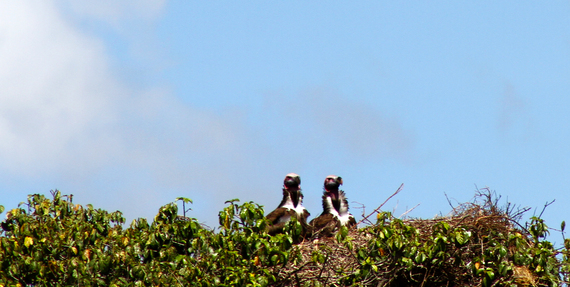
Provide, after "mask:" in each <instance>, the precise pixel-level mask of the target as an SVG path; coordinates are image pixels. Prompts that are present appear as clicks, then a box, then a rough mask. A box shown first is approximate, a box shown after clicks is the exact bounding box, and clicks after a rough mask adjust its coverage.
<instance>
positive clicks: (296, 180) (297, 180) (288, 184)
mask: <svg viewBox="0 0 570 287" xmlns="http://www.w3.org/2000/svg"><path fill="white" fill-rule="evenodd" d="M300 186H301V177H300V176H299V175H298V174H296V173H290V174H288V175H286V176H285V180H283V187H285V188H286V189H290V188H295V189H300V188H301V187H300Z"/></svg>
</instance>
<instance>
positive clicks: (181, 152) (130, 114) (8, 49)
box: [0, 1, 245, 221]
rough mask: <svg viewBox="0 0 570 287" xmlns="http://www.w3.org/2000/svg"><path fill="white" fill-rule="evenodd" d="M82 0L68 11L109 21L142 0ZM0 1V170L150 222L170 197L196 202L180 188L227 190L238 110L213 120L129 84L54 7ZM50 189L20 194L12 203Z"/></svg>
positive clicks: (99, 46) (238, 138)
mask: <svg viewBox="0 0 570 287" xmlns="http://www.w3.org/2000/svg"><path fill="white" fill-rule="evenodd" d="M89 3H92V2H87V1H85V2H81V4H74V9H76V10H78V11H84V12H85V13H92V14H93V15H95V16H97V17H108V18H109V19H111V20H112V21H115V19H119V18H121V17H126V16H125V15H127V14H128V13H129V9H130V8H133V7H134V6H137V5H138V3H139V2H138V1H137V2H136V4H137V5H135V1H131V2H128V3H130V4H120V5H119V4H114V3H115V2H112V1H106V2H104V3H103V4H102V6H101V7H107V6H109V7H111V9H110V10H111V11H107V10H105V9H102V10H101V11H99V10H97V11H91V10H89V7H91V5H94V4H89ZM93 3H95V2H93ZM97 3H100V2H97ZM145 3H146V2H145ZM148 3H151V2H150V1H149V2H148ZM148 3H147V4H148ZM0 5H1V6H2V7H0V138H1V139H2V140H0V170H2V172H3V173H4V174H10V176H11V178H21V179H22V181H35V180H38V179H40V178H42V177H43V178H46V177H47V178H58V179H60V180H61V182H60V184H61V185H59V186H60V187H61V186H62V185H63V186H68V187H72V190H63V192H64V193H73V194H76V198H77V199H81V198H83V199H87V202H85V201H83V202H82V203H94V204H96V205H97V206H100V207H102V208H105V209H109V210H112V209H114V208H116V209H120V210H122V211H124V212H125V214H127V215H128V216H130V217H131V218H132V217H138V216H145V217H152V216H153V215H154V214H156V210H158V207H159V206H160V205H162V204H165V203H166V202H169V201H172V200H173V199H174V198H175V197H176V196H188V197H193V196H192V195H191V194H190V195H188V194H175V193H177V192H180V191H181V190H184V191H189V190H190V192H201V193H202V195H204V194H205V196H216V195H219V194H223V193H225V192H226V190H227V189H228V188H231V187H232V185H233V183H232V182H233V181H235V178H236V177H239V176H240V172H238V173H237V174H234V175H233V176H232V175H230V176H228V175H227V174H228V173H227V172H228V170H230V169H232V168H234V167H235V166H236V165H238V163H239V162H241V161H242V160H243V158H244V157H245V155H244V154H243V152H240V150H241V148H242V145H241V143H242V133H243V126H242V124H241V120H240V115H239V113H234V114H231V115H228V116H219V115H216V114H213V113H210V112H207V111H201V110H197V109H195V108H193V107H191V106H188V105H185V104H183V103H181V102H179V100H177V99H176V98H175V97H173V96H172V95H171V94H170V93H169V92H168V91H167V90H165V89H161V88H155V89H153V90H146V91H141V90H138V89H136V88H134V87H129V86H128V85H127V84H125V83H123V82H121V81H120V79H117V78H116V77H115V75H114V73H113V71H112V70H111V69H110V66H112V65H110V59H109V58H108V56H107V54H106V49H105V45H104V43H103V42H102V41H101V40H99V39H97V38H96V37H94V36H92V35H90V34H88V33H86V32H84V31H81V30H80V29H79V28H77V26H76V25H74V24H73V23H72V22H69V21H68V20H67V18H66V16H64V15H63V14H62V13H61V10H58V7H59V6H58V5H56V4H55V2H50V1H41V2H35V1H8V2H2V4H0ZM77 5H79V6H77ZM81 5H84V6H81ZM144 7H147V8H148V11H154V10H155V8H156V7H155V6H153V5H152V4H148V5H147V6H144V5H143V8H144ZM107 8H108V7H107ZM81 9H84V10H81ZM113 9H116V11H115V10H113ZM88 11H91V12H88ZM145 11H146V10H145ZM148 11H147V12H144V11H143V12H140V13H142V14H143V15H147V14H152V12H148ZM145 13H147V14H145ZM153 15H154V14H153ZM151 16H152V15H151ZM149 17H150V16H149ZM111 20H110V21H111ZM50 182H54V180H50ZM55 182H57V181H55ZM190 187H192V188H190ZM50 188H53V187H52V186H49V187H48V186H46V187H45V190H32V191H30V190H28V189H26V190H22V191H20V192H21V194H20V195H18V196H19V198H18V201H21V200H23V199H24V198H25V196H26V193H28V192H39V193H42V192H47V191H48V190H49V189H50ZM203 190H208V191H209V192H211V193H210V194H206V193H205V192H203ZM230 197H231V195H230ZM135 199H136V200H135ZM158 199H160V200H158ZM225 199H227V198H223V199H220V201H221V202H222V203H223V200H225ZM133 200H135V201H136V202H137V203H140V204H142V205H141V206H134V205H133V204H132V203H133ZM4 204H5V203H4ZM210 221H211V220H210Z"/></svg>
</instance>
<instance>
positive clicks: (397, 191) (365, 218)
mask: <svg viewBox="0 0 570 287" xmlns="http://www.w3.org/2000/svg"><path fill="white" fill-rule="evenodd" d="M403 188H404V184H403V183H402V184H401V185H400V187H398V190H396V192H394V193H393V194H392V195H390V197H388V199H386V200H385V201H384V202H383V203H382V204H380V206H378V208H376V209H374V211H372V212H371V213H370V214H368V215H367V216H366V217H364V218H362V219H361V220H360V221H359V222H358V223H357V224H356V225H358V224H360V223H362V222H363V221H364V220H367V219H368V217H370V216H371V215H372V214H374V213H375V212H378V210H380V208H382V206H384V204H386V202H388V200H390V198H392V197H394V196H395V195H396V194H398V193H399V192H400V191H402V189H403Z"/></svg>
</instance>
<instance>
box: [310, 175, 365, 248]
mask: <svg viewBox="0 0 570 287" xmlns="http://www.w3.org/2000/svg"><path fill="white" fill-rule="evenodd" d="M340 185H342V178H341V177H340V176H336V175H329V176H327V178H325V184H324V192H323V213H321V215H319V216H318V217H317V218H315V219H313V220H311V223H310V226H311V227H312V228H313V230H314V232H315V235H317V236H321V237H330V236H333V235H334V233H335V232H336V230H338V228H339V227H341V226H347V227H349V228H352V227H356V220H355V219H354V216H352V214H350V212H348V199H347V198H346V196H345V195H344V191H342V190H339V187H340Z"/></svg>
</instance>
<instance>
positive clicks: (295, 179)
mask: <svg viewBox="0 0 570 287" xmlns="http://www.w3.org/2000/svg"><path fill="white" fill-rule="evenodd" d="M309 215H310V213H309V212H308V211H307V209H305V207H303V193H302V192H301V177H299V175H298V174H295V173H290V174H288V175H287V176H285V180H284V181H283V199H282V200H281V203H280V204H279V206H278V207H277V208H276V209H275V210H273V211H272V212H271V213H269V214H268V215H267V216H266V217H265V218H267V219H268V221H269V223H270V226H269V227H268V229H267V232H268V233H269V234H270V235H275V234H278V233H281V232H283V228H284V227H285V224H286V223H287V222H288V221H289V220H291V217H295V218H297V220H298V221H299V223H301V225H302V226H303V234H302V236H303V237H305V236H306V234H307V233H308V232H309V226H308V224H307V217H309Z"/></svg>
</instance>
